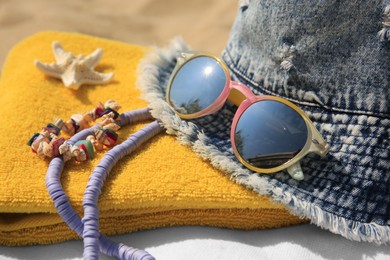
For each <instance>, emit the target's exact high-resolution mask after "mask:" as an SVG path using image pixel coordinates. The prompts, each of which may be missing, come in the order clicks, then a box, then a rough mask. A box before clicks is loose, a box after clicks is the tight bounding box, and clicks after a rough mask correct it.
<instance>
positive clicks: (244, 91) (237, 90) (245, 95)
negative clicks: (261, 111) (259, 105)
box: [228, 81, 256, 106]
mask: <svg viewBox="0 0 390 260" xmlns="http://www.w3.org/2000/svg"><path fill="white" fill-rule="evenodd" d="M229 88H230V93H229V98H228V99H229V100H230V101H231V102H232V103H233V104H235V105H236V106H240V104H241V103H242V102H244V100H254V99H255V98H256V96H255V94H253V92H252V91H251V90H250V89H249V88H248V87H247V86H245V85H244V84H242V83H241V82H238V81H230V85H229Z"/></svg>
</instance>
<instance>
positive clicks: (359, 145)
mask: <svg viewBox="0 0 390 260" xmlns="http://www.w3.org/2000/svg"><path fill="white" fill-rule="evenodd" d="M338 139H339V138H338ZM332 140H335V139H332ZM331 143H332V146H334V145H347V146H357V147H367V145H364V144H348V143H345V142H334V141H332V142H331ZM370 147H372V148H378V149H382V150H386V149H387V147H385V146H379V145H374V144H370ZM385 159H386V158H385Z"/></svg>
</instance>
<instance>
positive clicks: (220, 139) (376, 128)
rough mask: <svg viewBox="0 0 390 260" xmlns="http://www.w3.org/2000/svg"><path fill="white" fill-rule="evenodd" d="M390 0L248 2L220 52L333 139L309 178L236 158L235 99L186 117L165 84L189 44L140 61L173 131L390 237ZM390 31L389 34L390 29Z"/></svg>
mask: <svg viewBox="0 0 390 260" xmlns="http://www.w3.org/2000/svg"><path fill="white" fill-rule="evenodd" d="M387 4H389V3H388V2H387V1H372V0H367V1H335V0H333V1H329V0H326V1H325V0H324V1H314V0H310V1H309V0H304V1H302V0H300V1H282V0H253V1H241V6H240V8H239V11H238V14H237V17H236V20H235V23H234V26H233V28H232V31H231V35H230V39H229V41H228V43H227V47H226V49H225V50H224V51H223V53H222V59H223V60H224V61H225V63H226V64H227V65H228V67H229V69H230V71H231V74H232V78H233V79H234V80H237V81H240V82H242V83H244V84H245V85H247V86H248V87H250V88H251V89H252V91H253V92H254V93H256V94H267V95H275V96H279V97H283V98H286V99H288V100H290V101H292V102H294V103H295V104H297V105H298V106H299V107H300V108H301V109H302V110H303V111H305V112H306V113H307V115H308V116H309V117H310V119H311V120H312V121H313V123H314V125H315V126H316V128H317V129H318V130H319V131H320V132H321V134H322V135H323V136H324V138H325V140H326V141H327V143H328V144H329V145H330V152H329V154H328V155H327V156H326V157H325V158H319V157H317V156H316V155H309V156H307V157H306V158H305V159H304V160H303V161H302V162H301V165H302V169H303V171H304V174H305V179H304V180H303V181H296V180H293V179H292V178H291V177H290V176H289V175H288V174H287V173H285V172H280V173H276V174H271V175H262V174H258V173H254V172H251V171H249V170H248V169H246V168H245V167H244V166H242V165H241V164H240V163H239V162H238V160H237V159H236V158H235V156H234V154H233V152H232V148H231V144H230V125H231V122H232V119H233V116H234V112H235V109H236V107H234V106H233V105H231V104H226V105H225V106H224V107H223V109H222V110H220V111H219V112H217V113H215V114H213V115H210V116H206V117H203V118H200V119H196V120H189V121H185V120H182V119H180V118H179V117H178V116H177V115H176V114H175V113H174V112H173V111H172V109H171V108H170V107H169V106H168V105H167V104H166V102H165V89H166V87H167V81H168V79H169V76H170V73H171V72H172V70H173V68H174V65H175V63H176V59H175V57H176V56H177V54H178V53H179V52H181V51H185V50H187V48H188V47H187V46H186V45H185V44H184V43H182V42H180V41H176V42H174V43H172V45H171V46H170V47H168V48H166V49H161V50H156V51H155V53H154V54H153V55H150V57H149V58H147V59H146V60H145V61H144V62H143V64H142V65H141V74H140V80H139V85H140V87H141V89H142V90H143V94H144V97H145V99H146V100H147V101H149V107H150V108H151V111H152V114H153V115H154V116H155V117H156V118H158V119H159V120H160V121H161V122H162V124H163V125H164V126H165V127H166V129H167V132H168V133H172V134H176V135H177V136H178V139H179V140H180V141H181V142H183V143H185V144H188V145H191V146H192V147H193V149H194V150H195V151H196V152H197V153H199V155H200V156H202V157H203V158H206V159H208V160H210V161H211V163H212V164H213V165H214V166H215V167H218V168H220V169H222V170H224V171H225V172H227V174H229V175H230V176H231V178H232V179H233V180H235V181H236V182H238V183H241V184H243V185H245V186H247V187H249V188H251V189H253V190H255V191H257V192H259V193H261V194H270V195H271V196H272V198H273V199H275V200H277V201H280V202H282V203H284V204H285V205H287V206H288V207H289V208H290V209H291V211H292V212H294V213H296V214H298V215H301V216H305V217H308V218H310V219H311V221H312V223H314V224H316V225H319V226H321V227H323V228H325V229H328V230H330V231H332V232H334V233H337V234H341V235H343V236H344V237H347V238H349V239H353V240H358V241H369V242H375V243H379V244H380V243H388V242H390V149H389V148H390V147H389V135H390V128H389V126H390V110H389V104H388V100H389V99H390V87H389V83H390V63H389V62H388V61H389V60H390V42H389V41H388V38H390V37H388V36H390V33H389V30H388V27H390V23H389V24H388V22H387V21H388V20H387V19H389V20H390V7H388V6H387ZM388 34H389V35H388Z"/></svg>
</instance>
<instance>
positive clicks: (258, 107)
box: [234, 100, 308, 169]
mask: <svg viewBox="0 0 390 260" xmlns="http://www.w3.org/2000/svg"><path fill="white" fill-rule="evenodd" d="M307 135H308V129H307V126H306V123H305V121H304V120H303V118H302V117H301V116H300V115H299V114H298V113H297V112H296V111H295V110H294V109H292V108H291V107H289V106H287V105H285V104H283V103H280V102H278V101H273V100H264V101H259V102H256V103H254V104H252V105H251V106H250V107H248V108H247V109H246V110H245V111H244V113H243V114H242V115H241V117H240V119H239V120H238V123H237V127H236V130H235V135H234V138H235V143H236V148H237V151H238V152H239V154H240V155H241V157H242V158H243V159H244V160H245V161H246V162H247V163H249V164H250V165H252V166H254V167H257V168H263V169H269V168H274V167H277V166H280V165H282V164H284V163H286V162H287V161H289V160H290V159H292V158H293V157H294V156H295V155H297V154H298V153H299V152H300V151H301V150H302V148H303V147H304V146H305V143H306V140H307Z"/></svg>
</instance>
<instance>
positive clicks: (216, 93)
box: [166, 53, 329, 180]
mask: <svg viewBox="0 0 390 260" xmlns="http://www.w3.org/2000/svg"><path fill="white" fill-rule="evenodd" d="M166 99H167V102H168V103H169V105H170V106H171V107H172V108H173V109H174V110H175V112H176V113H177V114H178V115H179V116H180V117H181V118H183V119H194V118H199V117H203V116H206V115H209V114H212V113H215V112H217V111H218V110H220V109H221V108H222V106H223V105H224V104H225V102H226V101H227V100H229V101H231V102H232V103H233V104H235V105H237V106H238V109H237V111H236V113H235V115H234V118H233V123H232V126H231V132H230V139H231V144H232V148H233V151H234V154H235V155H236V157H237V158H238V160H239V161H240V162H241V163H242V164H243V165H245V166H246V167H247V168H249V169H250V170H253V171H255V172H258V173H265V174H270V173H275V172H279V171H281V170H284V169H287V172H288V173H289V174H290V175H291V176H292V177H293V178H294V179H296V180H302V179H303V178H304V175H303V172H302V169H301V166H300V163H299V161H300V160H301V159H302V158H303V157H304V156H305V155H307V154H308V153H316V154H318V155H320V156H321V157H323V156H325V155H326V154H327V152H328V150H329V146H328V145H327V144H326V142H325V140H324V139H323V137H322V136H321V134H320V133H319V132H318V131H317V129H316V128H315V127H314V125H313V123H312V122H311V121H310V119H309V118H308V116H307V115H306V114H305V113H304V112H303V111H302V110H301V109H300V108H298V107H297V106H296V105H294V104H293V103H291V102H289V101H288V100H285V99H283V98H280V97H275V96H268V95H258V96H256V95H255V94H254V93H253V92H252V91H251V90H250V89H249V88H248V87H247V86H245V85H243V84H242V83H240V82H236V81H232V80H231V79H230V73H229V70H228V68H227V66H226V64H225V63H224V62H223V61H222V60H221V59H219V58H218V57H215V56H212V55H204V54H196V53H182V54H181V56H179V57H178V60H177V64H176V67H175V69H174V70H173V72H172V75H171V77H170V80H169V83H168V88H167V94H166Z"/></svg>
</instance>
